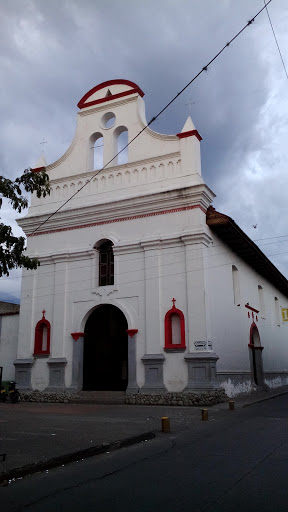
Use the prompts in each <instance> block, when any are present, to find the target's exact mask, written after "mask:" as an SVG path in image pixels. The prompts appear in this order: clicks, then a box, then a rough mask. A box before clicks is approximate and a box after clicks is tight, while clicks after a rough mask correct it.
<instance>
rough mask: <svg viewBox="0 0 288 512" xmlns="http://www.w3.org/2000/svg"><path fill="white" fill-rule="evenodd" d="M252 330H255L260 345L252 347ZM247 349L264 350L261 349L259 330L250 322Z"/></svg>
mask: <svg viewBox="0 0 288 512" xmlns="http://www.w3.org/2000/svg"><path fill="white" fill-rule="evenodd" d="M254 329H256V331H257V333H258V336H259V343H260V345H254V343H253V336H252V335H253V330H254ZM248 347H249V348H251V349H253V350H255V349H256V350H263V349H264V347H262V345H261V338H260V334H259V330H258V327H257V325H256V324H255V322H252V324H251V327H250V334H249V343H248Z"/></svg>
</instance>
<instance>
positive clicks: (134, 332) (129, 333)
mask: <svg viewBox="0 0 288 512" xmlns="http://www.w3.org/2000/svg"><path fill="white" fill-rule="evenodd" d="M126 332H127V334H128V336H130V338H133V336H135V334H137V332H138V329H126Z"/></svg>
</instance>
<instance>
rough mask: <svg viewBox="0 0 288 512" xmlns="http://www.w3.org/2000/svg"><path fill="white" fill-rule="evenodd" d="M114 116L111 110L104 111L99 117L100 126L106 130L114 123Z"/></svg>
mask: <svg viewBox="0 0 288 512" xmlns="http://www.w3.org/2000/svg"><path fill="white" fill-rule="evenodd" d="M115 121H116V116H115V114H113V112H106V114H104V116H103V117H102V119H101V123H100V124H101V126H102V128H105V129H106V130H107V129H108V128H112V126H113V125H114V124H115Z"/></svg>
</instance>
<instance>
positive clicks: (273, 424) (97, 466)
mask: <svg viewBox="0 0 288 512" xmlns="http://www.w3.org/2000/svg"><path fill="white" fill-rule="evenodd" d="M287 424H288V396H287V395H283V396H281V397H278V398H274V399H273V400H269V401H266V402H262V403H259V404H255V405H252V406H250V407H247V408H244V409H238V410H235V411H233V412H231V411H227V410H219V411H217V413H215V415H214V417H213V418H212V416H211V418H210V420H209V421H208V422H199V423H197V424H193V425H192V426H191V428H190V429H188V430H180V431H179V432H178V431H177V430H175V431H174V432H172V433H171V434H158V435H157V436H156V439H154V440H151V441H147V442H143V443H141V444H140V445H135V446H132V447H129V448H124V449H122V450H119V451H117V452H111V453H105V454H103V455H99V456H97V457H93V458H90V459H86V460H84V461H79V462H78V463H77V462H75V463H73V464H70V465H67V466H64V467H59V468H55V469H53V470H49V471H48V472H43V473H39V474H35V475H32V476H30V477H25V478H22V479H21V480H16V481H15V482H11V484H10V485H9V486H7V487H2V488H0V500H1V501H0V504H1V505H0V506H1V511H2V510H3V511H5V512H10V511H11V512H12V511H22V510H25V511H33V512H36V511H39V512H40V511H41V512H45V511H51V510H53V511H54V512H56V511H58V510H59V511H60V510H61V511H62V509H63V508H65V510H69V511H85V512H86V511H92V510H93V511H101V512H106V511H107V512H108V511H109V512H114V511H115V512H116V510H117V512H119V510H120V511H122V510H123V511H124V510H125V512H130V511H131V512H132V511H133V512H135V511H137V512H138V511H140V512H144V511H145V512H146V511H147V512H148V511H149V512H151V511H154V510H155V511H156V510H157V511H158V510H159V509H161V510H163V511H165V512H170V511H171V512H172V511H173V512H177V511H179V512H180V511H181V512H186V511H188V510H189V512H191V511H193V512H204V511H205V512H212V511H213V512H215V511H218V510H219V511H220V510H221V512H225V511H227V512H228V511H229V512H234V511H241V512H243V511H250V510H251V511H252V510H253V512H255V511H256V512H257V511H261V512H266V511H267V512H268V511H269V512H270V511H274V510H276V511H282V510H283V511H286V510H287V503H288V486H287V462H288V428H287V426H288V425H287Z"/></svg>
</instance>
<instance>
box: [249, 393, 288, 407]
mask: <svg viewBox="0 0 288 512" xmlns="http://www.w3.org/2000/svg"><path fill="white" fill-rule="evenodd" d="M287 393H288V391H282V392H281V393H276V394H274V395H271V396H266V397H263V398H259V400H254V401H253V402H249V403H247V404H244V405H242V408H244V407H249V406H250V405H255V404H258V403H260V402H266V400H272V398H277V397H278V396H282V395H287Z"/></svg>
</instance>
